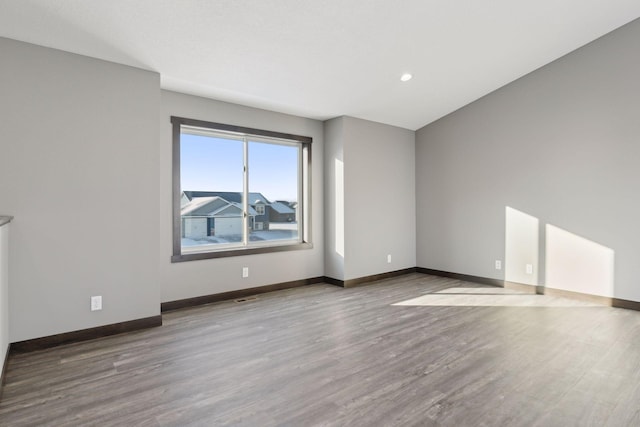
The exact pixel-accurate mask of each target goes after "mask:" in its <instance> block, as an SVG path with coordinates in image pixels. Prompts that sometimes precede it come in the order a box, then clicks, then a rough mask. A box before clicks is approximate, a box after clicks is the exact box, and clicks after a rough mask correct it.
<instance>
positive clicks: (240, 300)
mask: <svg viewBox="0 0 640 427" xmlns="http://www.w3.org/2000/svg"><path fill="white" fill-rule="evenodd" d="M257 299H258V297H246V298H238V299H236V300H233V301H234V302H247V301H255V300H257Z"/></svg>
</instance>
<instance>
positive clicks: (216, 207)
mask: <svg viewBox="0 0 640 427" xmlns="http://www.w3.org/2000/svg"><path fill="white" fill-rule="evenodd" d="M229 208H233V209H231V210H232V211H233V210H235V211H236V212H235V213H232V212H230V211H229ZM239 213H242V205H241V204H240V203H235V202H229V201H228V200H225V199H223V198H222V197H219V196H213V197H193V198H192V199H191V201H190V202H189V203H188V204H186V205H185V206H184V207H183V208H182V209H181V210H180V215H181V216H238V215H239ZM255 215H258V213H257V212H256V211H255V209H253V208H252V207H251V206H249V216H255Z"/></svg>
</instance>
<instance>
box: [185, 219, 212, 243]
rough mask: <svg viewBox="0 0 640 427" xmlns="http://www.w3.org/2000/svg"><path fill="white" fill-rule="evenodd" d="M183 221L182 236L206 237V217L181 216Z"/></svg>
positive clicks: (192, 237) (190, 237) (191, 237)
mask: <svg viewBox="0 0 640 427" xmlns="http://www.w3.org/2000/svg"><path fill="white" fill-rule="evenodd" d="M182 220H183V221H184V237H186V238H188V239H201V238H203V237H207V218H182Z"/></svg>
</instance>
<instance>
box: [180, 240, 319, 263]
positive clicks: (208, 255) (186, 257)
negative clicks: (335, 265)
mask: <svg viewBox="0 0 640 427" xmlns="http://www.w3.org/2000/svg"><path fill="white" fill-rule="evenodd" d="M311 248H313V244H311V243H296V244H291V245H280V246H262V247H252V248H238V249H230V250H223V251H209V252H196V253H188V254H180V255H173V256H172V257H171V262H172V263H174V262H185V261H197V260H201V259H212V258H226V257H234V256H243V255H257V254H266V253H272V252H286V251H298V250H303V249H311Z"/></svg>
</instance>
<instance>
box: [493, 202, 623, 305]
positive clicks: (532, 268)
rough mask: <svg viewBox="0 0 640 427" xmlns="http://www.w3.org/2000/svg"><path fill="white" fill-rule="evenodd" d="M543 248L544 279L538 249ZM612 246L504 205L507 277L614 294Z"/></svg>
mask: <svg viewBox="0 0 640 427" xmlns="http://www.w3.org/2000/svg"><path fill="white" fill-rule="evenodd" d="M541 247H544V280H539V274H538V272H539V269H540V263H539V251H540V248H541ZM614 261H615V252H614V250H613V249H611V248H608V247H606V246H603V245H601V244H599V243H596V242H594V241H592V240H589V239H586V238H584V237H582V236H578V235H576V234H573V233H571V232H569V231H567V230H563V229H561V228H559V227H556V226H554V225H552V224H545V226H544V229H540V221H539V220H538V218H536V217H534V216H532V215H529V214H527V213H524V212H521V211H519V210H517V209H514V208H512V207H510V206H506V208H505V280H506V281H508V282H516V283H524V284H527V285H542V286H545V287H547V288H553V289H561V290H566V291H571V292H580V293H584V294H591V295H598V296H604V297H613V296H614V295H613V291H614V283H615V277H614V275H615V273H614Z"/></svg>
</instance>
